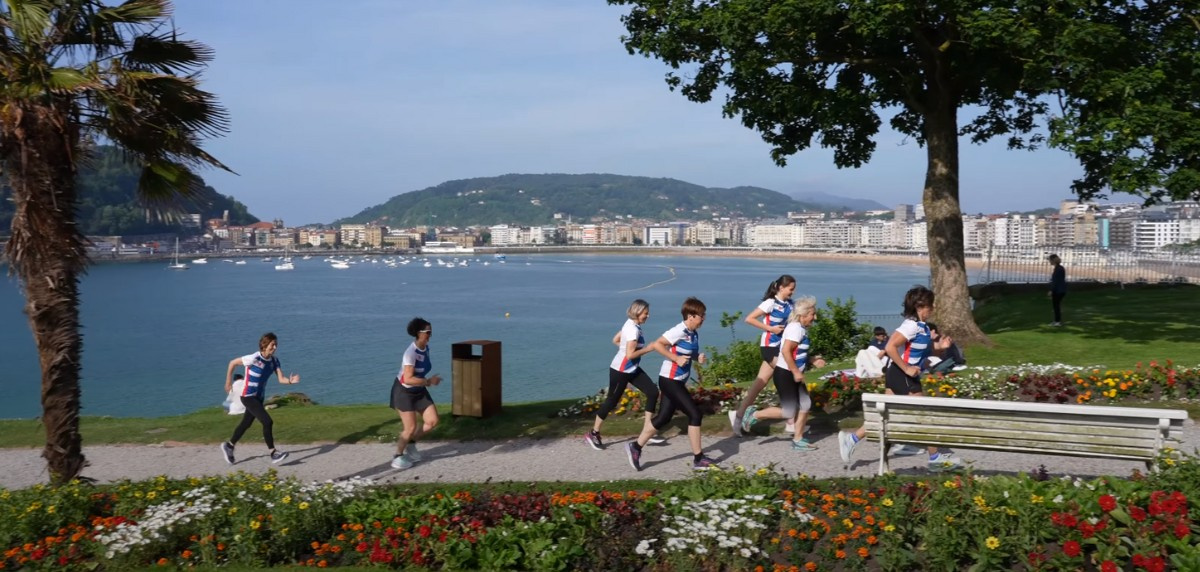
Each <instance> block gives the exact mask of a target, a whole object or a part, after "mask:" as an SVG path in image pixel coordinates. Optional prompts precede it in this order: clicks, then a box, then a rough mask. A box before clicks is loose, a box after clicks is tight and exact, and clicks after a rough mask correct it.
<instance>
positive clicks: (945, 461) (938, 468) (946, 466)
mask: <svg viewBox="0 0 1200 572" xmlns="http://www.w3.org/2000/svg"><path fill="white" fill-rule="evenodd" d="M961 467H962V459H959V458H958V457H955V456H953V454H952V453H946V452H942V453H938V454H937V455H935V456H933V457H932V458H931V459H929V470H930V471H933V472H935V473H940V472H942V471H953V470H956V469H959V468H961Z"/></svg>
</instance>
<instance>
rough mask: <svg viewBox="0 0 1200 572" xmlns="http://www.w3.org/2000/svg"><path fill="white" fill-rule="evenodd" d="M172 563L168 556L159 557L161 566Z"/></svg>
mask: <svg viewBox="0 0 1200 572" xmlns="http://www.w3.org/2000/svg"><path fill="white" fill-rule="evenodd" d="M170 563H171V561H170V560H167V559H166V558H159V559H158V565H159V566H166V565H167V564H170Z"/></svg>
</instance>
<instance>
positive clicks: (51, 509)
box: [46, 505, 57, 514]
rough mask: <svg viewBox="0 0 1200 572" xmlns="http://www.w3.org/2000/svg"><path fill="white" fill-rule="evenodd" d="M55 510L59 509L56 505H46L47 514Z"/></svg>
mask: <svg viewBox="0 0 1200 572" xmlns="http://www.w3.org/2000/svg"><path fill="white" fill-rule="evenodd" d="M55 510H57V509H56V508H55V507H54V505H50V506H48V507H46V514H54V511H55Z"/></svg>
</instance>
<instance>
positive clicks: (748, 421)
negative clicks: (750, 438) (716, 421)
mask: <svg viewBox="0 0 1200 572" xmlns="http://www.w3.org/2000/svg"><path fill="white" fill-rule="evenodd" d="M755 411H758V408H757V407H755V406H753V405H751V406H750V407H747V408H746V414H745V415H742V434H743V435H745V434H746V433H749V432H750V428H751V427H754V424H755V423H758V419H755V418H754V412H755Z"/></svg>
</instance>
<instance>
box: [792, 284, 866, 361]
mask: <svg viewBox="0 0 1200 572" xmlns="http://www.w3.org/2000/svg"><path fill="white" fill-rule="evenodd" d="M825 308H826V309H825V310H819V311H818V312H817V321H815V322H813V325H812V327H810V328H809V329H808V338H809V340H811V341H812V347H811V348H810V349H809V354H810V355H819V356H822V357H824V358H825V359H826V360H827V361H838V360H843V359H847V358H853V357H854V356H855V355H856V354H857V353H858V350H860V349H862V348H865V347H867V342H868V340H870V339H871V330H872V328H871V326H870V325H867V324H860V323H858V313H857V312H855V311H854V298H850V299H849V300H846V302H845V303H844V304H843V303H842V299H841V298H831V299H826V300H825Z"/></svg>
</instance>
